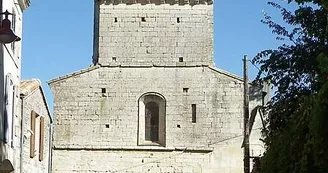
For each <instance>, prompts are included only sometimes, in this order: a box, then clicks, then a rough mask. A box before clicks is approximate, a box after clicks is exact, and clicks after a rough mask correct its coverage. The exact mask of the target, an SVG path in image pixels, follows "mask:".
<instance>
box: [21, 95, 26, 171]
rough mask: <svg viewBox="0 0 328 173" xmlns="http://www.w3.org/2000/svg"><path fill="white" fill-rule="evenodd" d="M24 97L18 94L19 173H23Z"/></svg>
mask: <svg viewBox="0 0 328 173" xmlns="http://www.w3.org/2000/svg"><path fill="white" fill-rule="evenodd" d="M25 96H26V95H24V94H20V99H21V129H20V130H21V133H20V155H19V173H22V172H23V156H24V155H23V154H24V130H25V122H24V98H25Z"/></svg>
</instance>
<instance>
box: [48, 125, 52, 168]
mask: <svg viewBox="0 0 328 173" xmlns="http://www.w3.org/2000/svg"><path fill="white" fill-rule="evenodd" d="M52 136H53V127H52V120H50V128H49V149H48V150H49V156H48V173H51V172H52V142H53V137H52Z"/></svg>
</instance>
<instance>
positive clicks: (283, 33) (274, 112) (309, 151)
mask: <svg viewBox="0 0 328 173" xmlns="http://www.w3.org/2000/svg"><path fill="white" fill-rule="evenodd" d="M288 3H297V4H298V9H296V10H295V11H294V12H290V11H288V10H286V9H285V8H283V7H282V6H281V5H279V4H277V3H274V2H269V3H268V4H269V5H271V6H273V7H275V8H277V9H279V10H280V12H281V15H282V17H283V19H284V21H285V22H286V23H287V24H288V25H289V26H290V27H292V29H291V30H287V29H286V27H283V26H281V25H279V24H277V23H275V22H273V21H272V19H271V17H270V16H268V15H266V16H265V19H264V20H263V21H262V22H263V23H265V24H267V25H268V26H269V27H270V28H272V32H273V33H274V34H276V35H277V39H278V40H283V41H284V42H285V44H283V45H281V46H279V47H278V48H277V49H276V50H265V51H262V52H260V53H259V54H258V55H257V56H256V57H255V58H254V59H253V63H257V64H259V65H261V68H260V69H261V70H260V73H259V74H258V77H257V80H259V81H260V82H262V81H266V82H270V83H271V84H272V85H273V87H274V88H276V92H275V94H274V96H273V98H272V99H271V101H270V103H269V104H268V108H269V110H270V113H269V114H268V116H267V117H266V121H267V122H268V125H267V131H265V134H264V135H265V137H264V142H265V144H266V146H267V150H266V152H265V153H264V156H263V158H262V159H261V172H263V173H308V172H311V173H312V172H313V173H327V172H328V139H327V138H328V8H327V7H328V5H327V4H328V2H327V0H312V1H310V0H289V1H288ZM263 73H265V74H266V76H264V77H262V74H263Z"/></svg>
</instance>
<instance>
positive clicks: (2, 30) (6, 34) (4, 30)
mask: <svg viewBox="0 0 328 173" xmlns="http://www.w3.org/2000/svg"><path fill="white" fill-rule="evenodd" d="M0 15H5V19H3V20H2V21H1V27H0V43H2V44H7V43H12V42H15V41H20V40H21V39H20V38H19V37H18V36H17V35H15V33H14V31H13V30H11V28H10V27H11V22H10V20H9V19H8V16H9V15H13V14H11V13H9V12H8V10H6V11H5V12H4V13H0Z"/></svg>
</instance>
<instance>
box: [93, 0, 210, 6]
mask: <svg viewBox="0 0 328 173" xmlns="http://www.w3.org/2000/svg"><path fill="white" fill-rule="evenodd" d="M98 1H99V4H100V5H101V4H106V5H110V4H113V5H118V4H127V5H132V4H142V5H146V4H155V5H161V4H170V5H174V4H179V5H191V6H193V5H212V4H213V0H98Z"/></svg>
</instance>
